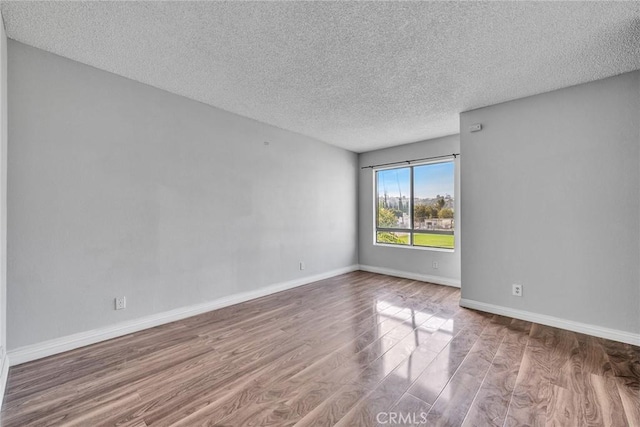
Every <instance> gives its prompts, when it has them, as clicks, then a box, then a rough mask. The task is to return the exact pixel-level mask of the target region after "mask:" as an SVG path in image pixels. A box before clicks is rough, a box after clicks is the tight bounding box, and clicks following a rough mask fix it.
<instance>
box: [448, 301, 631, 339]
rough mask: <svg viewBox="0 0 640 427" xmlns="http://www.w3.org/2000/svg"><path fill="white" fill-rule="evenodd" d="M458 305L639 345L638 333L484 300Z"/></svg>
mask: <svg viewBox="0 0 640 427" xmlns="http://www.w3.org/2000/svg"><path fill="white" fill-rule="evenodd" d="M460 306H461V307H466V308H472V309H474V310H480V311H486V312H488V313H493V314H499V315H502V316H508V317H514V318H516V319H521V320H527V321H529V322H534V323H540V324H541V325H547V326H553V327H556V328H561V329H567V330H569V331H573V332H580V333H582V334H587V335H593V336H595V337H600V338H606V339H610V340H613V341H620V342H624V343H627V344H633V345H637V346H640V334H634V333H632V332H625V331H620V330H618V329H610V328H604V327H602V326H596V325H590V324H588V323H581V322H574V321H573V320H566V319H561V318H559V317H554V316H548V315H546V314H538V313H532V312H530V311H524V310H517V309H514V308H509V307H503V306H500V305H494V304H487V303H485V302H479V301H474V300H470V299H464V298H461V299H460Z"/></svg>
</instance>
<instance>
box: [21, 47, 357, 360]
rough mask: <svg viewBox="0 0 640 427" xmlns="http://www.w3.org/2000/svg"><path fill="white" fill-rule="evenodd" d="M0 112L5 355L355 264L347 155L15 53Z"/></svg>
mask: <svg viewBox="0 0 640 427" xmlns="http://www.w3.org/2000/svg"><path fill="white" fill-rule="evenodd" d="M248 102H250V100H248ZM9 108H10V112H9V141H10V145H9V164H8V170H9V188H8V204H9V212H8V221H9V223H8V229H9V235H8V245H9V246H8V255H9V257H8V302H9V306H8V325H9V330H8V346H9V349H15V348H17V347H20V346H24V345H28V344H32V343H38V342H41V341H43V340H47V339H52V338H56V337H61V336H65V335H69V334H72V333H76V332H80V331H86V330H91V329H94V328H98V327H103V326H108V325H111V324H114V323H117V322H120V321H124V320H129V319H135V318H138V317H141V316H145V315H149V314H155V313H160V312H163V311H167V310H170V309H174V308H178V307H183V306H188V305H192V304H196V303H202V302H207V301H211V300H214V299H216V298H219V297H222V296H227V295H231V294H234V293H237V292H241V291H248V290H254V289H258V288H262V287H265V286H268V285H271V284H275V283H280V282H284V281H288V280H294V279H299V278H301V277H303V276H311V275H316V274H321V273H323V272H328V271H331V270H335V269H339V268H344V267H347V266H349V265H352V264H356V263H357V249H356V244H357V237H356V236H357V229H356V222H357V201H356V191H357V183H356V181H357V155H356V154H354V153H351V152H348V151H345V150H342V149H338V148H335V147H333V146H329V145H327V144H324V143H321V142H319V141H316V140H313V139H310V138H308V137H304V136H301V135H298V134H295V133H291V132H288V131H284V130H281V129H277V128H274V127H272V126H268V125H265V124H262V123H258V122H256V121H252V120H249V119H246V118H243V117H240V116H237V115H234V114H230V113H227V112H224V111H221V110H218V109H215V108H212V107H209V106H206V105H204V104H200V103H198V102H194V101H191V100H188V99H186V98H182V97H179V96H175V95H172V94H169V93H167V92H164V91H161V90H158V89H155V88H152V87H149V86H146V85H143V84H140V83H137V82H134V81H131V80H127V79H124V78H121V77H118V76H116V75H113V74H110V73H106V72H102V71H99V70H96V69H94V68H91V67H88V66H85V65H82V64H79V63H76V62H73V61H70V60H67V59H63V58H61V57H58V56H55V55H52V54H49V53H45V52H43V51H40V50H37V49H34V48H31V47H28V46H25V45H23V44H20V43H17V42H14V41H10V42H9ZM264 141H269V142H270V145H265V144H264ZM300 260H303V261H305V262H306V269H305V270H304V271H300V270H299V264H298V263H299V261H300ZM119 295H125V296H126V297H127V309H126V310H122V311H115V310H114V308H113V298H114V297H116V296H119Z"/></svg>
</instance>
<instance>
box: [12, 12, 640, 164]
mask: <svg viewBox="0 0 640 427" xmlns="http://www.w3.org/2000/svg"><path fill="white" fill-rule="evenodd" d="M2 14H3V16H4V21H5V25H6V30H7V34H8V36H9V37H10V38H13V39H15V40H18V41H21V42H23V43H26V44H29V45H32V46H35V47H38V48H41V49H44V50H47V51H50V52H53V53H56V54H58V55H62V56H65V57H68V58H71V59H74V60H77V61H80V62H83V63H85V64H89V65H92V66H94V67H97V68H100V69H103V70H107V71H111V72H113V73H116V74H119V75H122V76H125V77H128V78H131V79H134V80H137V81H140V82H143V83H147V84H149V85H152V86H156V87H159V88H162V89H165V90H167V91H170V92H173V93H176V94H180V95H184V96H186V97H189V98H192V99H195V100H198V101H201V102H204V103H206V104H210V105H213V106H216V107H219V108H222V109H224V110H228V111H231V112H234V113H237V114H240V115H243V116H246V117H251V118H253V119H256V120H259V121H262V122H265V123H269V124H272V125H275V126H278V127H281V128H284V129H289V130H292V131H296V132H299V133H302V134H305V135H309V136H312V137H315V138H317V139H320V140H323V141H325V142H328V143H330V144H334V145H337V146H340V147H343V148H346V149H349V150H352V151H356V152H363V151H369V150H372V149H376V148H382V147H388V146H393V145H399V144H403V143H407V142H414V141H419V140H423V139H428V138H433V137H438V136H443V135H449V134H454V133H458V113H460V112H461V111H465V110H469V109H474V108H478V107H482V106H486V105H491V104H495V103H499V102H503V101H507V100H510V99H515V98H521V97H523V96H528V95H533V94H537V93H541V92H545V91H549V90H553V89H557V88H561V87H566V86H570V85H574V84H578V83H583V82H587V81H592V80H596V79H600V78H603V77H607V76H612V75H615V74H620V73H623V72H627V71H631V70H636V69H640V3H639V2H622V3H619V2H615V3H613V2H612V3H609V2H588V3H583V2H545V3H534V2H512V3H503V2H501V3H497V2H463V3H457V2H422V3H419V2H389V3H388V2H109V1H102V2H3V3H2Z"/></svg>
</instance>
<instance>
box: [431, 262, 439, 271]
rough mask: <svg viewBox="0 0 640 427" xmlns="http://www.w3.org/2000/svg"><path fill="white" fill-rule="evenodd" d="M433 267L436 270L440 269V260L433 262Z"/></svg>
mask: <svg viewBox="0 0 640 427" xmlns="http://www.w3.org/2000/svg"><path fill="white" fill-rule="evenodd" d="M431 267H433V268H434V269H435V270H437V269H438V267H439V265H438V261H433V262H431Z"/></svg>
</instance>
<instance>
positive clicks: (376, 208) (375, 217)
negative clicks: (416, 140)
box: [372, 158, 458, 252]
mask: <svg viewBox="0 0 640 427" xmlns="http://www.w3.org/2000/svg"><path fill="white" fill-rule="evenodd" d="M442 163H451V164H452V165H453V180H454V194H453V199H454V227H453V233H452V235H453V236H454V246H453V248H444V247H439V246H416V245H415V244H414V234H415V233H417V234H448V233H446V232H438V231H435V230H434V231H435V232H434V231H431V232H429V233H425V232H424V230H420V229H417V230H416V228H415V215H414V188H413V187H414V181H413V178H414V172H413V169H414V167H419V166H425V165H435V164H442ZM456 166H457V165H456V159H455V158H453V159H447V160H434V161H424V162H415V163H409V162H407V164H406V165H402V164H400V163H398V164H396V165H393V166H383V167H377V168H373V174H372V175H373V199H374V200H373V245H374V246H382V247H390V248H404V249H417V250H423V251H424V250H426V251H435V252H455V251H456V247H457V244H456V242H455V235H456V224H457V222H458V221H456V220H455V216H456V214H455V213H456V212H457V209H456V208H455V200H456V194H455V192H456V191H455V190H456ZM406 168H409V187H410V190H409V192H410V199H409V203H410V212H411V220H410V225H411V228H387V227H378V215H379V202H380V200H379V197H378V179H377V178H378V172H379V171H384V170H392V169H406ZM378 232H391V233H407V234H408V235H409V242H408V243H407V244H406V245H404V244H398V243H384V242H382V243H381V242H378Z"/></svg>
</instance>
